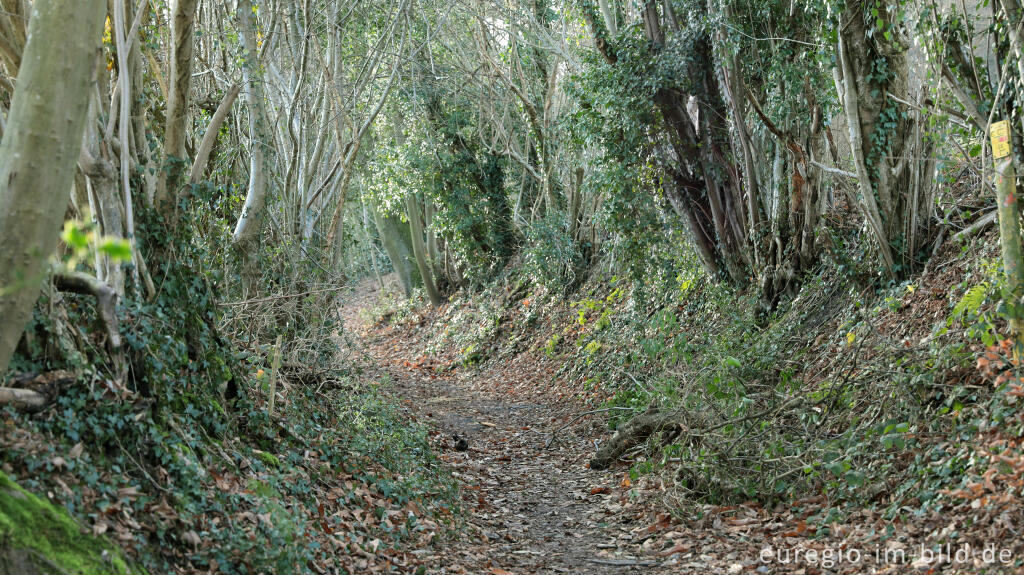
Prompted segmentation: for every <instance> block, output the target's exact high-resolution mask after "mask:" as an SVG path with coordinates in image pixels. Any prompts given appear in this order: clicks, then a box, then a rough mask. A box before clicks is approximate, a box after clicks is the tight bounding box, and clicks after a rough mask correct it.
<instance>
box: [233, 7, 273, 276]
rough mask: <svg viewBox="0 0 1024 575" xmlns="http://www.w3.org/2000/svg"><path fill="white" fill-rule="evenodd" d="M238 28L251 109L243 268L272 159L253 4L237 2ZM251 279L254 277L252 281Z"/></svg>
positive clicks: (255, 239)
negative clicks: (253, 17)
mask: <svg viewBox="0 0 1024 575" xmlns="http://www.w3.org/2000/svg"><path fill="white" fill-rule="evenodd" d="M236 16H237V18H238V28H239V32H240V34H239V35H240V37H241V41H242V49H243V51H244V52H245V56H244V59H245V62H244V64H243V65H242V77H243V79H244V81H245V101H246V104H248V106H249V139H250V142H251V145H250V146H249V189H248V192H247V193H246V196H245V204H244V205H243V206H242V214H241V215H240V216H239V217H238V223H237V224H235V233H234V243H235V247H236V248H237V249H238V251H239V252H240V254H241V256H242V260H243V268H244V267H246V266H245V262H247V261H250V260H251V259H252V258H253V257H254V256H255V252H256V248H257V247H258V246H259V233H260V229H261V228H262V225H263V215H264V211H265V210H266V203H267V171H268V164H269V162H270V159H271V146H270V134H269V124H268V120H267V114H266V109H265V103H264V102H265V99H264V96H263V84H262V82H261V78H260V74H259V70H260V66H259V61H258V59H257V56H256V54H257V51H256V29H255V26H254V25H253V21H252V1H251V0H238V8H237V11H236ZM250 279H251V278H250Z"/></svg>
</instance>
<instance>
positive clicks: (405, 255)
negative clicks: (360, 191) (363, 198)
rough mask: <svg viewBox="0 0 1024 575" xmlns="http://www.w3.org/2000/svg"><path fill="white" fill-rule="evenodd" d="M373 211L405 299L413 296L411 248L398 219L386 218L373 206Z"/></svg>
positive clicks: (381, 239) (413, 279)
mask: <svg viewBox="0 0 1024 575" xmlns="http://www.w3.org/2000/svg"><path fill="white" fill-rule="evenodd" d="M371 209H372V210H373V221H374V223H376V224H377V232H378V233H379V234H380V241H381V243H382V244H384V251H385V252H387V254H388V259H389V260H391V267H392V268H394V270H395V274H396V275H397V276H398V282H399V283H400V284H402V291H404V292H405V297H410V296H412V288H413V283H414V281H415V278H414V277H413V266H412V262H411V261H410V259H411V258H410V254H409V252H410V247H409V244H408V242H407V241H406V238H405V234H404V233H403V230H402V229H401V227H400V226H399V224H398V221H397V218H394V217H390V218H389V217H385V216H384V215H383V214H381V213H380V211H379V210H377V208H376V206H371Z"/></svg>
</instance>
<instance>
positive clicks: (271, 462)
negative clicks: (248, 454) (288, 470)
mask: <svg viewBox="0 0 1024 575" xmlns="http://www.w3.org/2000/svg"><path fill="white" fill-rule="evenodd" d="M256 455H257V456H258V457H259V458H260V460H261V461H263V463H265V464H266V465H268V466H270V467H281V460H280V459H278V458H277V456H276V455H274V454H273V453H267V452H266V451H256Z"/></svg>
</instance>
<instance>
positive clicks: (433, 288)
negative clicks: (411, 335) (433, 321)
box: [405, 194, 444, 307]
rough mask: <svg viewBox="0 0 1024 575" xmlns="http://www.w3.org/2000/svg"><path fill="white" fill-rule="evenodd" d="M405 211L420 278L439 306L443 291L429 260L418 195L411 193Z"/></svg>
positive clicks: (428, 295) (434, 302) (430, 297)
mask: <svg viewBox="0 0 1024 575" xmlns="http://www.w3.org/2000/svg"><path fill="white" fill-rule="evenodd" d="M405 213H406V215H407V216H408V217H409V229H410V231H411V232H412V252H413V254H414V255H415V256H416V267H417V268H419V270H420V278H422V279H423V289H424V290H426V292H427V298H428V299H430V303H431V305H433V306H435V307H436V306H439V305H441V303H442V302H443V301H444V300H443V299H442V298H441V293H440V292H439V291H438V290H437V284H436V283H435V282H434V272H433V270H431V268H430V263H429V262H427V253H426V252H427V247H426V243H425V242H424V241H423V218H422V214H421V213H420V203H419V201H417V200H416V196H415V195H413V194H409V195H408V196H406V198H405Z"/></svg>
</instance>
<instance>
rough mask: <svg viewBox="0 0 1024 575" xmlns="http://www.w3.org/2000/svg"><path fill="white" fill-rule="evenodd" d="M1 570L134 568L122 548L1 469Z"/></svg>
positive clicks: (81, 574)
mask: <svg viewBox="0 0 1024 575" xmlns="http://www.w3.org/2000/svg"><path fill="white" fill-rule="evenodd" d="M0 540H2V542H3V543H2V546H0V570H2V568H4V567H6V568H8V569H11V568H13V569H14V572H19V571H20V572H25V573H32V572H36V573H74V574H76V575H89V574H93V573H97V574H98V573H103V574H107V573H118V574H120V573H125V574H127V573H131V572H133V571H137V570H135V569H132V570H129V568H128V566H127V564H126V563H125V561H124V560H123V558H122V556H121V553H120V551H119V550H118V549H117V548H116V547H114V546H113V545H111V544H110V543H109V542H107V541H105V540H103V539H101V538H98V537H94V536H93V535H91V534H88V533H83V531H82V529H81V528H80V527H79V526H78V524H77V523H75V520H74V519H72V518H71V516H70V515H68V514H67V512H66V511H65V510H64V509H61V508H58V507H56V506H55V505H53V504H52V503H50V502H48V501H44V500H42V499H40V498H38V497H36V496H35V495H32V494H31V493H29V492H27V491H25V490H24V489H22V488H21V487H19V486H18V485H17V484H16V483H14V482H13V481H11V480H10V479H9V478H8V477H7V476H6V475H4V474H3V473H0Z"/></svg>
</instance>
